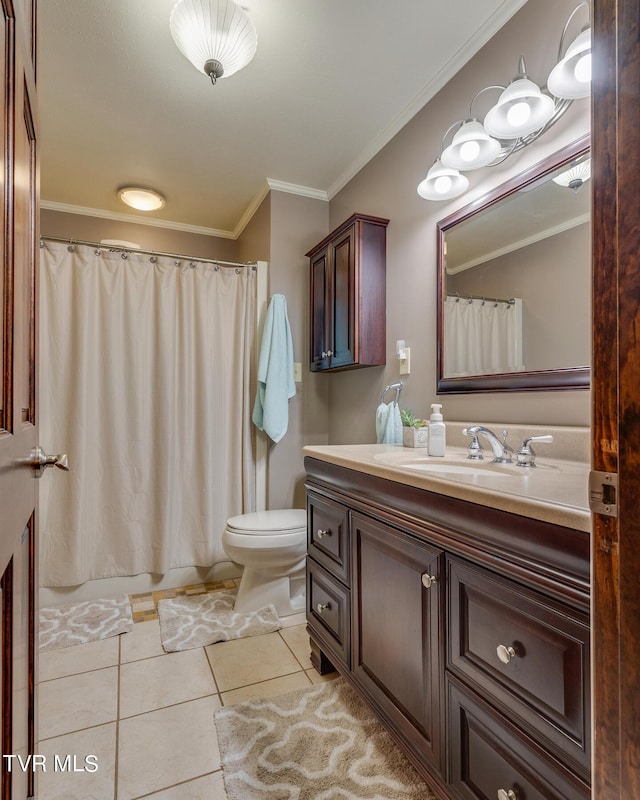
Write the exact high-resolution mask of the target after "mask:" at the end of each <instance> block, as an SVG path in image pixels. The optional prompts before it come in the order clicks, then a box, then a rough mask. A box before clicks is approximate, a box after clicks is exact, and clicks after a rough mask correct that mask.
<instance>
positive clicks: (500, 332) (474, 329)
mask: <svg viewBox="0 0 640 800" xmlns="http://www.w3.org/2000/svg"><path fill="white" fill-rule="evenodd" d="M523 369H524V365H523V364H522V300H521V299H520V298H518V299H516V300H515V302H514V303H513V304H509V303H505V302H491V301H489V300H486V301H485V300H470V299H466V298H462V297H456V296H455V295H451V296H448V297H447V298H446V299H445V304H444V376H445V377H447V378H455V377H460V376H464V375H489V374H495V373H499V372H518V371H521V370H523Z"/></svg>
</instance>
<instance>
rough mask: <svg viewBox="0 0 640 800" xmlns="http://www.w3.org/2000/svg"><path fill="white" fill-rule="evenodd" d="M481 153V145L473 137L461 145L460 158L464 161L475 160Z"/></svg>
mask: <svg viewBox="0 0 640 800" xmlns="http://www.w3.org/2000/svg"><path fill="white" fill-rule="evenodd" d="M479 155H480V145H479V144H478V142H476V141H474V140H473V139H472V140H470V141H468V142H464V143H463V144H461V145H460V158H461V159H462V160H463V161H475V159H476V158H477V157H478V156H479Z"/></svg>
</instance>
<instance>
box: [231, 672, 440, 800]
mask: <svg viewBox="0 0 640 800" xmlns="http://www.w3.org/2000/svg"><path fill="white" fill-rule="evenodd" d="M215 722H216V729H217V733H218V742H219V745H220V753H221V756H222V768H223V774H224V783H225V788H226V790H227V796H228V798H229V800H276V799H277V800H284V798H288V799H289V800H292V799H293V798H295V799H296V800H390V798H394V800H437V798H436V796H435V795H434V794H433V793H432V792H431V790H430V789H429V787H428V786H427V785H426V784H425V783H424V782H423V781H422V780H421V779H420V778H419V777H418V775H417V773H416V772H415V771H414V769H413V767H412V766H411V765H410V764H409V762H408V761H407V760H406V758H405V757H404V756H403V755H402V753H401V752H400V751H399V750H398V748H397V746H396V744H395V742H394V741H393V740H392V739H391V737H390V736H389V734H388V733H387V732H386V731H385V730H384V729H383V728H382V726H381V725H380V723H379V722H378V721H377V720H376V719H375V718H374V716H373V714H372V713H371V711H370V710H369V709H368V708H367V706H366V705H365V703H364V702H363V701H362V700H361V699H360V698H359V697H358V695H357V694H356V693H355V691H354V690H353V689H352V688H351V687H350V686H349V685H348V684H347V683H346V682H345V681H344V679H342V678H338V679H337V680H334V681H328V682H326V683H321V684H318V685H317V686H312V687H310V688H308V689H300V690H298V691H296V692H291V693H290V694H285V695H282V696H280V697H275V698H269V699H266V700H249V701H247V702H244V703H240V704H239V705H236V706H229V707H227V708H221V709H219V710H218V711H216V712H215Z"/></svg>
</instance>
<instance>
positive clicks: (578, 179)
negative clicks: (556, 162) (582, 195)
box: [552, 158, 591, 192]
mask: <svg viewBox="0 0 640 800" xmlns="http://www.w3.org/2000/svg"><path fill="white" fill-rule="evenodd" d="M590 177H591V159H590V158H586V159H584V161H579V162H578V163H577V164H572V165H571V166H570V167H569V169H565V170H564V172H561V173H560V174H559V175H556V176H555V177H554V178H552V180H553V182H554V183H557V184H558V186H568V187H569V189H573V190H574V192H577V191H578V189H579V188H580V187H581V186H582V184H583V183H586V181H588V180H589V178H590Z"/></svg>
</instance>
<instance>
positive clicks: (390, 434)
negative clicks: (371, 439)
mask: <svg viewBox="0 0 640 800" xmlns="http://www.w3.org/2000/svg"><path fill="white" fill-rule="evenodd" d="M376 438H377V441H378V444H402V418H401V417H400V406H399V405H398V404H397V402H396V401H395V400H394V401H393V402H392V403H389V404H387V403H380V405H379V406H378V408H377V409H376Z"/></svg>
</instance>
